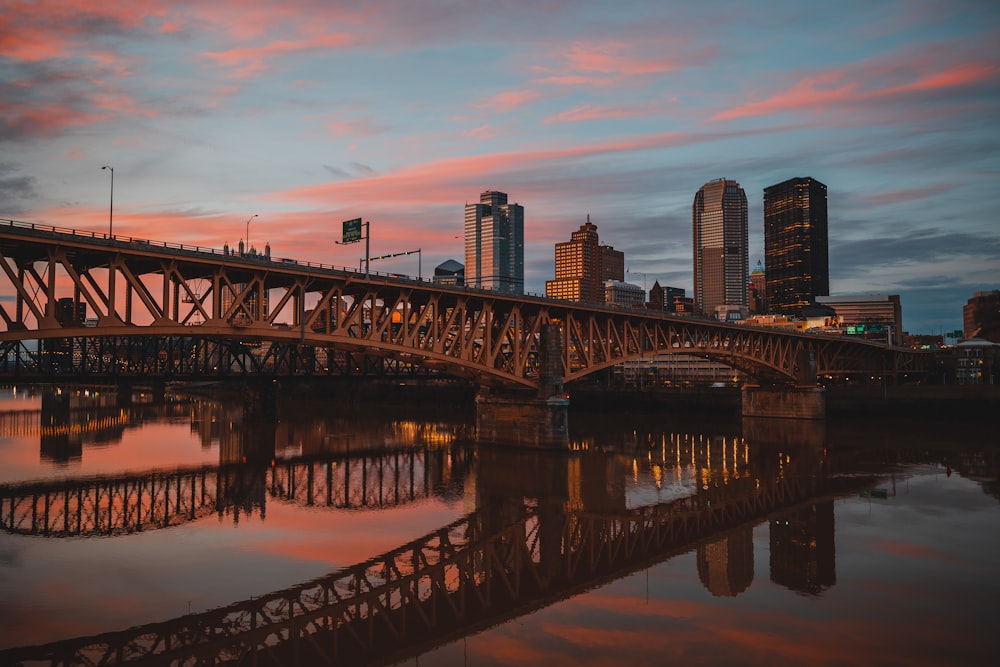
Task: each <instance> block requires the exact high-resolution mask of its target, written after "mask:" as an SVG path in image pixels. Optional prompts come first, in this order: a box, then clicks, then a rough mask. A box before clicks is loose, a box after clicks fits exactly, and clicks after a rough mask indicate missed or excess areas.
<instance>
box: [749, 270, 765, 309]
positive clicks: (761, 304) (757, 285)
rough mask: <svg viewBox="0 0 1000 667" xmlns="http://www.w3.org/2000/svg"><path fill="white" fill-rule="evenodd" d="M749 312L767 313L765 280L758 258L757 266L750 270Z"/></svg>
mask: <svg viewBox="0 0 1000 667" xmlns="http://www.w3.org/2000/svg"><path fill="white" fill-rule="evenodd" d="M750 313H751V314H752V315H764V314H766V313H767V281H766V274H765V273H764V267H763V266H762V265H761V263H760V260H757V268H755V269H754V270H753V271H751V272H750Z"/></svg>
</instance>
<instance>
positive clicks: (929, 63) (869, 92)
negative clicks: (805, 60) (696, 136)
mask: <svg viewBox="0 0 1000 667" xmlns="http://www.w3.org/2000/svg"><path fill="white" fill-rule="evenodd" d="M937 66H938V61H937V60H935V59H932V58H927V59H922V58H913V59H912V60H910V61H907V62H905V63H899V62H897V61H896V59H895V57H893V58H884V59H877V60H875V61H871V62H861V63H855V64H852V65H850V66H847V67H843V68H836V69H829V70H825V71H822V72H818V73H815V74H811V75H809V76H805V77H803V78H801V79H800V80H798V81H796V82H795V83H794V84H792V86H791V87H789V88H786V89H785V90H781V91H778V92H775V93H772V94H771V95H769V96H768V97H766V98H764V99H762V100H759V101H755V102H749V103H747V104H742V105H740V106H736V107H732V108H730V109H726V110H724V111H720V112H719V113H717V114H715V115H714V116H713V117H712V120H734V119H738V118H747V117H754V116H768V115H775V114H780V113H785V112H788V111H796V110H803V109H809V110H813V111H820V112H822V111H827V110H829V109H833V108H842V109H850V108H855V107H859V106H862V105H866V104H870V103H872V102H875V101H879V100H885V99H890V98H894V97H897V96H901V95H904V94H907V93H914V92H929V91H938V90H943V89H948V88H956V87H963V86H972V85H977V84H981V83H986V82H989V81H993V80H995V79H996V77H997V75H998V74H1000V65H998V64H997V63H994V62H988V61H983V60H974V61H965V62H960V63H955V64H952V65H946V66H944V67H943V68H941V69H939V70H936V71H930V72H926V71H923V70H925V69H927V68H933V67H937ZM901 78H902V79H904V81H903V82H901V83H895V82H894V81H893V80H898V79H901Z"/></svg>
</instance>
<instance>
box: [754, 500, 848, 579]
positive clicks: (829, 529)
mask: <svg viewBox="0 0 1000 667" xmlns="http://www.w3.org/2000/svg"><path fill="white" fill-rule="evenodd" d="M770 532H771V535H770V542H771V581H773V582H774V583H776V584H781V585H782V586H785V587H786V588H789V589H791V590H793V591H798V592H800V593H805V594H807V595H819V594H821V593H822V592H823V591H825V590H826V589H827V588H830V587H831V586H833V585H834V584H836V583H837V565H836V548H835V546H834V518H833V501H831V500H825V501H821V502H816V503H813V504H812V505H808V506H805V507H799V508H798V509H794V510H789V511H787V512H783V513H781V514H778V515H776V516H775V518H772V519H771V531H770Z"/></svg>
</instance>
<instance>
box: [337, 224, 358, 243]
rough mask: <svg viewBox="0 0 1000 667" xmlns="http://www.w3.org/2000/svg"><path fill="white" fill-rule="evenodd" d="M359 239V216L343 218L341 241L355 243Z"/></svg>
mask: <svg viewBox="0 0 1000 667" xmlns="http://www.w3.org/2000/svg"><path fill="white" fill-rule="evenodd" d="M360 240H361V218H354V219H353V220H344V239H343V241H341V243H356V242H357V241H360Z"/></svg>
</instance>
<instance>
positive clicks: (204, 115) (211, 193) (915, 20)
mask: <svg viewBox="0 0 1000 667" xmlns="http://www.w3.org/2000/svg"><path fill="white" fill-rule="evenodd" d="M998 45H1000V3H996V2H991V1H988V0H951V1H944V0H942V1H934V0H907V1H900V2H879V1H877V0H864V1H863V2H862V1H858V2H855V1H853V0H845V1H842V2H835V3H803V2H778V1H775V2H756V3H742V2H714V1H711V0H707V1H701V2H693V3H674V2H666V1H663V0H650V1H649V2H639V1H631V0H619V1H618V2H614V3H611V2H583V1H580V0H548V1H545V0H542V1H538V2H497V1H493V2H473V1H466V2H457V1H456V2H449V1H440V2H434V1H422V0H421V1H412V2H386V1H384V0H363V1H356V2H355V1H333V2H331V1H329V0H318V1H315V2H287V3H277V2H245V1H240V2H235V1H233V0H220V1H219V2H197V1H191V2H184V1H178V0H175V1H173V2H170V3H166V2H162V1H153V0H128V1H127V2H112V1H105V2H94V1H89V2H88V0H38V1H32V2H19V1H17V0H0V218H11V219H15V220H24V221H30V222H37V223H44V224H50V225H56V226H61V227H72V228H77V229H85V230H96V231H106V230H107V227H108V213H109V211H108V208H109V198H110V172H109V171H107V170H102V169H101V167H102V166H103V165H111V166H113V168H114V231H115V233H116V234H122V235H126V236H136V237H142V238H150V239H156V240H168V241H176V242H183V243H188V244H192V245H203V246H214V247H221V246H222V244H223V243H226V242H228V243H229V245H230V246H234V245H236V244H237V243H238V242H239V240H240V239H241V238H242V237H243V236H244V235H245V234H246V230H247V226H246V225H247V220H248V219H250V218H251V216H253V215H254V214H257V216H258V217H256V218H253V219H252V222H251V223H250V227H249V239H250V243H251V244H252V245H254V246H257V247H258V248H261V247H262V246H263V244H264V243H265V242H269V243H270V246H271V253H272V255H274V256H278V257H291V258H295V259H299V260H311V261H319V262H324V263H328V264H334V265H338V266H347V267H355V268H356V267H357V266H358V260H359V258H360V257H361V256H362V255H363V253H364V248H363V245H354V246H340V245H336V244H335V241H337V240H339V239H340V233H341V222H342V221H343V220H346V219H350V218H356V217H363V218H365V219H366V220H370V221H371V254H372V255H373V256H379V255H383V254H389V253H397V252H405V251H410V250H416V249H418V248H419V249H421V253H420V255H419V257H420V267H421V268H420V270H421V271H422V273H423V275H424V276H425V277H426V276H427V275H429V274H430V273H432V271H433V268H434V266H436V265H437V264H439V263H441V262H442V261H444V260H446V259H457V260H458V261H463V248H462V241H461V236H462V225H463V209H464V204H465V203H466V202H469V201H477V200H478V198H479V193H480V192H481V191H483V190H488V189H493V190H502V191H504V192H507V193H508V194H509V196H510V199H511V201H516V202H518V203H520V204H521V205H522V206H524V209H525V239H526V248H525V274H526V275H525V283H526V290H527V291H529V292H535V293H542V292H544V286H545V280H546V279H551V278H552V277H553V273H554V259H553V257H554V250H553V245H554V244H555V243H557V242H559V241H564V240H568V239H569V236H570V234H571V233H572V232H573V231H574V230H576V229H577V228H578V227H579V226H580V225H581V224H583V222H584V221H585V220H586V216H587V215H588V214H589V215H590V216H591V219H592V220H593V222H594V223H595V224H596V225H597V226H598V232H599V234H600V238H601V241H602V242H603V243H607V244H610V245H613V246H615V248H617V249H619V250H623V251H624V252H625V262H626V266H627V267H628V269H629V274H627V275H626V279H627V280H628V281H629V282H633V283H635V284H637V285H640V286H642V285H643V284H644V283H645V285H646V287H647V288H648V287H649V286H651V285H652V283H653V281H654V280H659V281H660V283H661V284H665V285H670V286H674V287H683V288H685V289H687V290H688V294H689V295H690V294H691V289H692V257H691V203H692V200H693V198H694V194H695V192H696V191H697V190H698V188H700V187H701V186H702V185H703V184H704V183H705V182H707V181H709V180H711V179H714V178H720V177H725V178H729V179H734V180H737V181H739V183H740V184H741V185H742V186H743V188H744V189H745V190H746V193H747V197H748V200H749V203H750V257H751V260H750V264H751V266H750V268H751V269H753V268H754V266H755V265H756V263H757V260H758V259H760V260H763V189H764V188H765V187H766V186H768V185H772V184H774V183H778V182H780V181H783V180H785V179H788V178H791V177H795V176H812V177H814V178H816V179H818V180H820V181H822V182H823V183H825V184H826V185H827V186H828V188H829V216H830V274H831V275H830V288H831V293H832V294H835V295H848V294H900V295H901V297H902V304H903V320H904V326H905V328H906V329H907V330H909V331H910V332H912V333H935V334H938V333H941V332H942V331H950V330H953V329H960V328H961V326H962V306H963V305H964V304H965V302H966V301H967V300H968V299H969V298H970V297H971V296H972V295H973V293H974V292H976V291H979V290H990V289H1000V124H998V123H1000V47H998ZM416 257H417V256H416V255H409V256H404V257H400V258H396V259H391V260H388V259H387V260H380V261H376V262H374V263H373V264H372V268H373V270H379V271H391V272H401V273H408V274H413V275H415V274H416V273H417V271H418V260H417V259H416Z"/></svg>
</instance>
